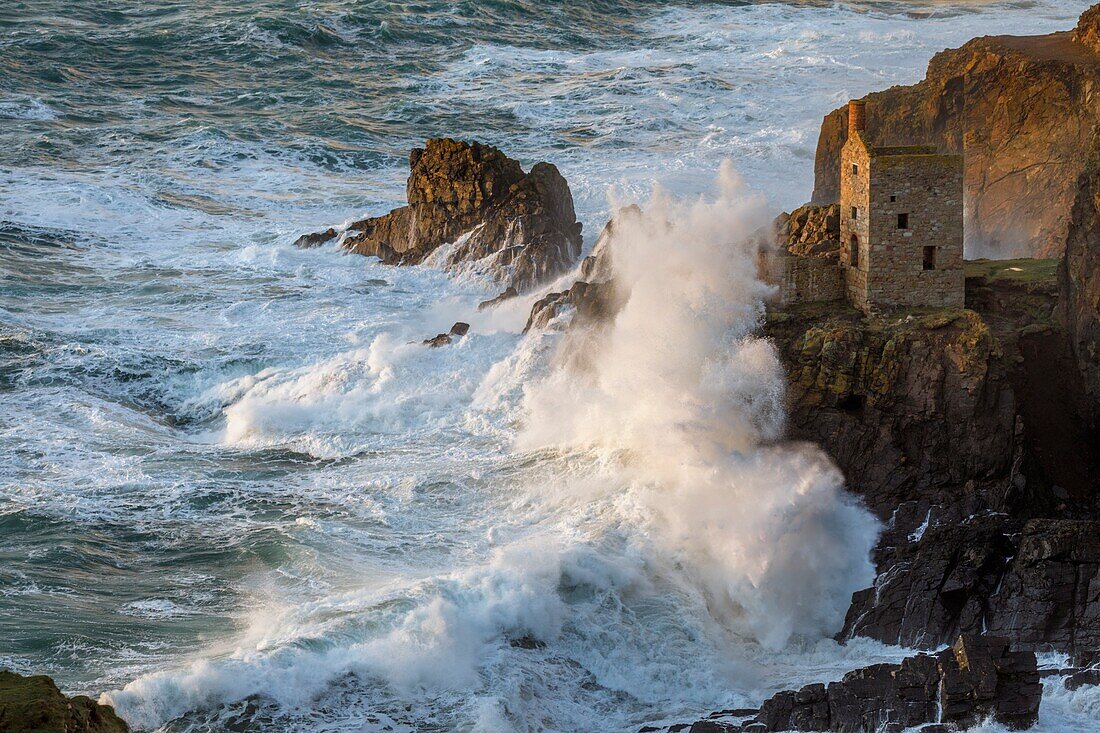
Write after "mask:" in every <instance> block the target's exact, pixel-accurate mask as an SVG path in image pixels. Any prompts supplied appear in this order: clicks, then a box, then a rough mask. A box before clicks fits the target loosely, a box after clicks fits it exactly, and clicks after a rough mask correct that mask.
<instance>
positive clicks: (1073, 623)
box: [989, 519, 1100, 655]
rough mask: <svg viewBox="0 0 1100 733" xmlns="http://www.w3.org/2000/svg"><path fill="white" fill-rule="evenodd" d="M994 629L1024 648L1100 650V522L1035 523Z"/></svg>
mask: <svg viewBox="0 0 1100 733" xmlns="http://www.w3.org/2000/svg"><path fill="white" fill-rule="evenodd" d="M989 629H990V631H991V632H992V633H996V634H1000V635H1003V636H1009V637H1010V638H1012V639H1013V641H1014V642H1016V643H1018V644H1020V645H1021V646H1022V647H1024V648H1032V649H1046V648H1053V649H1057V650H1061V651H1066V652H1070V653H1073V654H1078V655H1083V654H1086V653H1088V652H1095V651H1097V650H1100V521H1089V520H1072V519H1033V520H1031V521H1029V522H1028V523H1027V524H1026V525H1025V526H1024V530H1023V537H1022V539H1021V540H1020V545H1019V549H1018V550H1017V551H1016V554H1015V557H1014V558H1013V560H1012V564H1011V565H1010V567H1009V569H1008V572H1007V574H1006V575H1005V577H1004V581H1003V583H1002V584H1001V588H1000V592H999V593H998V594H997V597H996V599H995V602H994V604H993V610H992V614H991V617H990V619H989Z"/></svg>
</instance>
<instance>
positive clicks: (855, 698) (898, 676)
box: [692, 635, 1042, 733]
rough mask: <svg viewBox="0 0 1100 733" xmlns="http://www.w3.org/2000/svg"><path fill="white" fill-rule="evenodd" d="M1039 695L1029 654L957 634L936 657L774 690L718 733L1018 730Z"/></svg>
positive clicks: (1030, 720) (1033, 712)
mask: <svg viewBox="0 0 1100 733" xmlns="http://www.w3.org/2000/svg"><path fill="white" fill-rule="evenodd" d="M1041 697H1042V686H1041V685H1040V684H1039V676H1038V673H1037V671H1036V664H1035V654H1034V653H1033V652H1021V651H1013V650H1011V649H1010V648H1009V644H1008V641H1007V640H1005V639H999V638H992V637H981V636H973V635H963V636H960V637H959V638H958V639H957V640H956V642H955V644H954V645H953V646H952V647H951V648H949V649H946V650H944V651H942V652H940V653H939V654H936V655H929V654H918V655H916V656H913V657H909V658H907V659H905V660H903V661H902V662H901V663H900V664H874V665H871V666H869V667H863V668H860V669H856V670H853V671H851V672H849V673H848V674H846V675H844V677H843V679H841V680H840V681H838V682H830V683H829V684H828V685H825V684H820V683H819V684H812V685H807V686H805V687H803V688H802V689H800V690H786V691H783V692H780V693H777V694H776V695H774V696H772V697H771V698H769V699H768V700H766V701H765V702H764V704H763V705H761V707H760V713H759V714H758V715H757V717H756V719H755V720H754V721H751V722H750V723H747V724H745V725H744V726H740V727H737V726H732V727H728V728H725V729H724V730H733V731H740V732H741V733H747V732H748V731H791V730H795V731H835V732H836V733H881V732H883V731H897V732H898V733H900V731H902V730H904V729H907V728H913V727H916V726H919V725H924V724H929V725H931V726H933V727H932V728H930V730H932V731H935V730H936V727H934V726H943V725H945V724H946V725H950V726H951V727H952V729H956V728H963V729H965V728H967V727H970V726H973V725H977V724H980V723H982V722H983V721H984V720H985V719H987V718H992V719H993V720H995V721H997V722H998V723H1001V724H1002V725H1005V726H1007V727H1009V728H1013V729H1017V730H1023V729H1025V728H1027V727H1030V726H1031V725H1034V723H1035V721H1036V720H1037V719H1038V714H1039V702H1040V699H1041ZM702 722H708V721H702ZM696 725H700V723H696ZM726 725H728V724H726ZM692 730H694V728H692Z"/></svg>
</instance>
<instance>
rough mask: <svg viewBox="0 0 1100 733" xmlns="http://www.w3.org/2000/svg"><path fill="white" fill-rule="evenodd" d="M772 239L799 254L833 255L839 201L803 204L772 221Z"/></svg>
mask: <svg viewBox="0 0 1100 733" xmlns="http://www.w3.org/2000/svg"><path fill="white" fill-rule="evenodd" d="M774 226H775V238H776V243H777V244H778V245H779V246H780V247H781V248H782V249H784V250H786V251H787V253H789V254H792V255H800V256H803V257H821V256H837V253H838V252H839V251H840V204H826V205H824V206H816V205H814V204H806V205H804V206H800V207H798V208H797V209H795V210H794V211H792V212H791V213H790V214H786V213H784V214H780V215H779V216H778V217H777V218H776V220H775V223H774Z"/></svg>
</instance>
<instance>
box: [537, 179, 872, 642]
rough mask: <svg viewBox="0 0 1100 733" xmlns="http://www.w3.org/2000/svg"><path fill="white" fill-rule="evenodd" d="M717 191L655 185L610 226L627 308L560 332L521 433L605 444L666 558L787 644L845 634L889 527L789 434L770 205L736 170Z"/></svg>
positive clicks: (754, 633) (721, 610) (732, 614)
mask: <svg viewBox="0 0 1100 733" xmlns="http://www.w3.org/2000/svg"><path fill="white" fill-rule="evenodd" d="M717 187H718V195H717V197H716V198H715V199H714V200H711V201H708V200H705V199H702V198H700V199H698V200H695V201H690V202H682V201H677V200H675V199H674V198H672V197H670V196H668V195H667V194H665V193H664V192H662V191H660V190H658V191H656V192H655V193H654V194H653V196H652V198H651V200H650V201H649V202H648V203H647V204H646V205H645V206H643V208H642V213H641V214H635V215H626V216H621V217H619V218H618V219H617V220H616V222H615V225H614V227H613V234H612V240H611V241H610V243H609V244H610V252H611V258H612V268H613V272H614V282H615V286H616V289H617V291H618V292H619V293H620V295H621V297H622V298H623V300H624V304H623V306H622V308H621V310H620V311H619V312H618V314H617V316H616V317H615V318H614V320H613V322H611V323H610V324H609V325H606V326H605V327H603V329H602V330H601V332H600V333H598V334H595V335H593V334H587V335H582V336H578V337H575V338H567V339H565V340H563V342H562V350H561V352H560V353H559V354H558V355H557V358H558V360H559V368H557V369H552V370H551V371H550V372H549V373H548V374H547V376H546V377H545V378H544V379H542V380H540V381H538V382H536V383H535V384H533V385H532V386H530V387H529V388H528V389H527V390H526V391H525V396H524V401H525V408H526V410H527V414H528V420H527V423H526V425H525V428H524V430H523V432H522V435H521V437H520V439H519V443H520V446H521V447H523V448H527V449H535V448H543V447H559V448H578V447H585V448H589V447H594V448H597V449H599V450H602V451H606V452H607V454H608V456H610V457H611V459H612V462H613V463H614V464H615V465H616V467H617V470H618V472H619V473H620V474H621V476H622V478H623V480H624V482H625V484H626V485H627V486H629V489H628V490H629V491H631V492H634V493H635V494H636V497H635V498H636V500H637V503H638V505H639V506H640V507H642V508H643V513H642V514H643V517H644V519H643V520H642V521H643V523H644V525H645V526H644V527H643V528H642V529H643V532H644V533H645V534H646V535H647V536H648V537H649V539H650V540H651V541H652V543H653V549H654V555H655V557H654V564H655V566H657V567H663V568H664V570H665V575H666V577H673V576H676V577H679V578H680V581H679V582H683V583H690V584H692V585H694V586H695V587H697V588H699V589H701V590H702V592H703V593H704V594H705V596H706V602H707V604H708V607H709V609H710V612H711V613H712V614H713V615H714V616H715V617H716V618H717V619H718V620H720V621H722V622H724V623H725V624H726V625H727V626H728V627H730V628H733V629H734V630H736V631H738V632H740V633H744V634H747V635H749V636H751V637H753V638H755V639H756V640H757V641H759V642H760V643H762V644H764V645H766V646H769V647H773V648H777V647H781V646H783V645H784V644H786V643H787V641H788V640H789V639H790V638H791V636H792V635H798V636H804V637H811V638H820V637H821V636H824V635H829V634H832V633H834V632H835V631H836V630H837V629H838V627H839V624H840V622H841V621H842V619H843V614H844V610H845V609H846V608H847V605H848V602H849V600H850V599H851V595H852V592H853V591H855V590H857V589H859V588H862V587H866V586H867V585H869V584H870V582H871V580H872V579H873V577H874V573H873V568H872V565H871V563H870V561H869V555H870V551H871V549H872V547H873V545H874V542H875V539H876V536H877V532H878V525H877V522H876V521H875V519H874V518H873V517H872V516H871V514H870V513H869V512H868V511H867V510H866V509H864V508H863V507H862V506H860V505H859V504H858V503H857V502H856V501H855V500H854V499H853V498H852V497H851V496H849V495H848V494H847V493H846V492H845V491H844V487H843V477H842V476H841V474H840V472H839V470H838V469H837V468H836V467H835V465H833V463H832V462H831V461H830V460H829V458H828V457H827V456H825V454H824V453H822V452H821V451H820V449H818V448H816V447H814V446H811V445H806V444H793V443H788V442H782V441H781V438H782V436H783V433H784V428H785V424H784V423H785V405H784V399H785V392H784V384H785V382H784V374H783V371H782V368H781V365H780V363H779V360H778V358H777V356H776V353H775V350H774V348H773V346H772V344H771V343H770V342H769V341H767V340H766V339H764V338H761V337H759V336H757V335H756V333H757V331H758V329H759V326H760V325H761V322H762V319H763V316H764V305H763V302H764V299H765V297H766V296H767V295H768V294H769V286H768V285H766V284H765V283H763V282H761V281H760V280H759V279H758V278H757V272H756V257H755V252H756V247H757V244H756V239H757V238H756V237H754V232H757V231H759V230H760V228H761V227H762V226H764V225H765V224H766V222H767V215H766V208H765V205H764V201H763V200H762V198H761V197H759V196H756V195H753V194H752V193H751V192H749V191H748V190H747V188H746V186H745V184H744V182H743V180H742V179H741V178H740V177H739V176H738V175H737V174H736V173H735V172H734V171H733V168H732V166H731V165H729V164H728V163H727V164H724V165H723V167H722V169H721V171H720V174H719V178H718V182H717ZM579 349H583V350H584V353H583V354H578V353H577V351H578V350H579Z"/></svg>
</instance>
